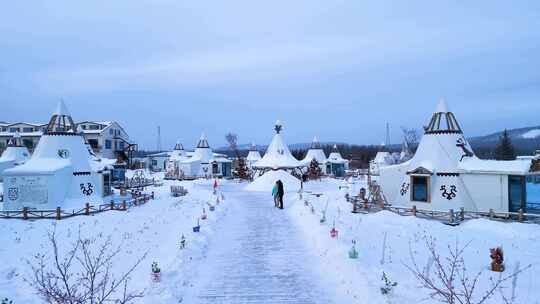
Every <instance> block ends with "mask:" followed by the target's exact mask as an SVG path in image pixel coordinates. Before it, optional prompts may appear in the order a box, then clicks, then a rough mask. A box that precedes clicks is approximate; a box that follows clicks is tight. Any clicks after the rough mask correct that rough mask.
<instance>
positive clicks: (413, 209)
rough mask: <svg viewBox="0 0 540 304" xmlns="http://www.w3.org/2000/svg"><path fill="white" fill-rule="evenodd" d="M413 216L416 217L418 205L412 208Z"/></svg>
mask: <svg viewBox="0 0 540 304" xmlns="http://www.w3.org/2000/svg"><path fill="white" fill-rule="evenodd" d="M412 215H413V216H416V205H413V206H412Z"/></svg>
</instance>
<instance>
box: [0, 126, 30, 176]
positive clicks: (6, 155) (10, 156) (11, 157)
mask: <svg viewBox="0 0 540 304" xmlns="http://www.w3.org/2000/svg"><path fill="white" fill-rule="evenodd" d="M28 158H30V152H28V149H27V148H26V146H24V145H23V144H22V142H21V137H20V135H19V133H15V134H14V135H13V137H12V138H10V139H9V141H8V144H7V148H6V150H5V151H4V152H3V153H2V156H1V157H0V181H2V180H3V177H2V175H3V172H4V170H6V169H9V168H13V167H15V166H18V165H22V164H24V162H26V161H27V160H28Z"/></svg>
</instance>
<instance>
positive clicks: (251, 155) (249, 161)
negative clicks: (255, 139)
mask: <svg viewBox="0 0 540 304" xmlns="http://www.w3.org/2000/svg"><path fill="white" fill-rule="evenodd" d="M261 158H262V157H261V153H260V152H259V150H257V146H255V144H251V147H250V148H249V152H248V155H247V157H246V165H247V166H248V168H251V167H252V166H253V164H254V163H256V162H257V161H259V160H260V159H261Z"/></svg>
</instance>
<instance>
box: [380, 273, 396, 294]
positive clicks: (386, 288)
mask: <svg viewBox="0 0 540 304" xmlns="http://www.w3.org/2000/svg"><path fill="white" fill-rule="evenodd" d="M381 281H382V282H383V286H382V287H381V294H382V295H389V294H390V293H391V292H392V289H393V288H394V287H396V286H397V285H398V283H397V282H392V281H391V280H390V279H389V278H388V276H387V275H386V272H384V271H383V273H382V277H381Z"/></svg>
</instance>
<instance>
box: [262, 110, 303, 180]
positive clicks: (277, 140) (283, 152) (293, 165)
mask: <svg viewBox="0 0 540 304" xmlns="http://www.w3.org/2000/svg"><path fill="white" fill-rule="evenodd" d="M282 129H283V126H282V124H281V122H280V121H279V120H278V121H277V122H276V125H275V126H274V130H275V132H276V134H275V135H274V138H272V141H271V142H270V145H269V146H268V148H267V149H266V153H265V154H264V156H263V157H262V158H261V159H260V160H259V161H257V162H255V163H254V164H253V168H254V169H256V170H263V171H265V170H278V169H297V168H301V167H304V164H303V163H301V162H300V161H299V160H297V159H296V158H294V156H292V154H291V151H290V150H289V147H287V145H286V144H285V142H283V137H282V136H281V131H282Z"/></svg>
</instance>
